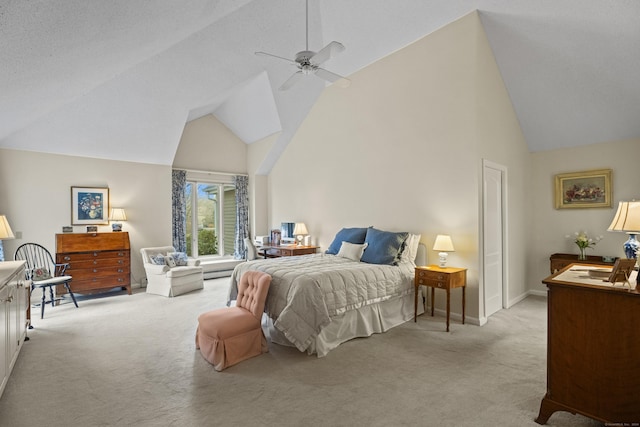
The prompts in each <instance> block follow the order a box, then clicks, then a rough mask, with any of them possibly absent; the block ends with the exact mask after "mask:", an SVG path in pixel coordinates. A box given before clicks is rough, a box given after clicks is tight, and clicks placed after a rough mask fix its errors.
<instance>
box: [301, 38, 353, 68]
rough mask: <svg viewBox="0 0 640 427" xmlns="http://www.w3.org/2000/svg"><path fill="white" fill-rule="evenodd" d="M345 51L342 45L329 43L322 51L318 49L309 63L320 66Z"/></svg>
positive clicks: (334, 42)
mask: <svg viewBox="0 0 640 427" xmlns="http://www.w3.org/2000/svg"><path fill="white" fill-rule="evenodd" d="M344 49H345V47H344V45H343V44H342V43H339V42H336V41H333V42H331V43H329V44H328V45H326V46H325V47H323V48H322V49H320V51H319V52H318V53H316V54H315V55H313V56H312V57H311V58H310V59H309V61H310V62H311V63H312V64H313V65H320V64H322V63H323V62H325V61H327V60H328V59H330V58H331V57H332V56H334V55H337V54H338V53H340V52H342V51H343V50H344Z"/></svg>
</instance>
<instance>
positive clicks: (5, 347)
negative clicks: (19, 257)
mask: <svg viewBox="0 0 640 427" xmlns="http://www.w3.org/2000/svg"><path fill="white" fill-rule="evenodd" d="M24 265H25V262H24V261H5V262H0V396H2V392H3V391H4V388H5V386H6V385H7V381H8V380H9V375H10V374H11V371H12V370H13V366H14V365H15V363H16V360H17V359H18V354H19V353H20V350H21V349H22V345H23V343H24V341H25V340H26V338H27V327H28V326H29V321H30V319H29V317H28V315H27V311H28V308H29V287H28V286H27V284H26V281H25V274H24Z"/></svg>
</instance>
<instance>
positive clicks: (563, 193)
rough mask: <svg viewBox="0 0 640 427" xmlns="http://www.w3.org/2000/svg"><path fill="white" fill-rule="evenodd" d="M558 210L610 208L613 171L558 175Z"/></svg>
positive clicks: (556, 195)
mask: <svg viewBox="0 0 640 427" xmlns="http://www.w3.org/2000/svg"><path fill="white" fill-rule="evenodd" d="M555 199H556V200H555V201H556V209H571V208H610V207H611V169H597V170H591V171H584V172H572V173H561V174H558V175H556V194H555Z"/></svg>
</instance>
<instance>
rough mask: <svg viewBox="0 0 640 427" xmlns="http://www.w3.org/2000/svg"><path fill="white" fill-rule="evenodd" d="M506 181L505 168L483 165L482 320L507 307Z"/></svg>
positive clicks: (484, 161)
mask: <svg viewBox="0 0 640 427" xmlns="http://www.w3.org/2000/svg"><path fill="white" fill-rule="evenodd" d="M506 182H507V168H506V167H504V166H502V165H499V164H497V163H493V162H490V161H487V160H483V163H482V236H483V238H482V262H483V269H482V271H483V284H484V317H485V319H486V318H488V317H489V316H491V315H492V314H494V313H495V312H497V311H499V310H501V309H502V308H503V307H506V304H505V301H506V300H507V299H506V298H507V290H506V288H507V287H506V284H507V282H506V277H507V275H506V266H507V262H506V253H507V252H506V250H505V242H506V240H505V238H504V237H505V229H506V222H507V221H506Z"/></svg>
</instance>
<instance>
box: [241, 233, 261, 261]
mask: <svg viewBox="0 0 640 427" xmlns="http://www.w3.org/2000/svg"><path fill="white" fill-rule="evenodd" d="M244 246H245V247H246V248H247V261H253V260H254V259H256V258H258V251H257V250H256V247H255V245H254V244H253V242H252V241H251V239H250V238H248V237H245V238H244Z"/></svg>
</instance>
